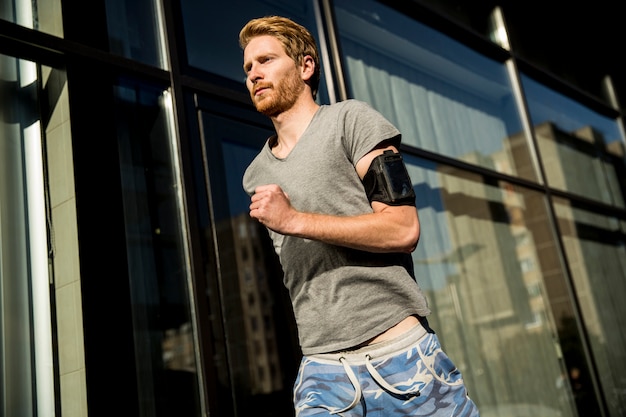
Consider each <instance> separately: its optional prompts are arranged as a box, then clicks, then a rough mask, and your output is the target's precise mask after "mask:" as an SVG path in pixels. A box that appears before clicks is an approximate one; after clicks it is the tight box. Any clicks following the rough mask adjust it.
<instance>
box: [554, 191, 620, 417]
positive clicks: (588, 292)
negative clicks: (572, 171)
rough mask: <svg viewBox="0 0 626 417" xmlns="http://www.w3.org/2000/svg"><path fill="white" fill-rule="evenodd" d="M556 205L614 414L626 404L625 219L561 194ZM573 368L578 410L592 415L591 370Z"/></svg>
mask: <svg viewBox="0 0 626 417" xmlns="http://www.w3.org/2000/svg"><path fill="white" fill-rule="evenodd" d="M554 207H555V211H556V215H557V218H558V222H559V228H560V230H561V235H562V239H563V244H564V246H565V251H566V254H567V258H568V261H569V265H570V270H571V273H572V277H573V281H574V283H573V285H574V290H575V293H576V297H577V299H578V304H579V306H580V310H581V312H582V320H583V323H584V326H585V328H586V330H587V334H588V338H589V342H590V344H591V350H592V353H593V357H594V359H595V364H596V366H597V375H598V378H599V380H600V389H601V390H602V391H603V393H604V396H605V398H606V402H607V404H608V407H609V409H610V415H612V416H618V415H621V414H622V413H623V411H624V410H626V379H624V375H625V374H626V350H625V349H624V346H626V334H625V333H624V330H623V329H624V328H625V326H626V304H625V303H624V294H626V222H625V221H624V220H620V219H617V218H614V217H611V216H605V215H602V214H600V213H596V212H593V211H590V210H586V209H583V208H579V207H576V206H575V205H573V204H572V203H571V202H569V201H567V200H565V199H562V198H555V199H554ZM572 371H574V370H573V369H572ZM575 372H576V373H575V374H574V375H571V377H572V378H574V377H576V379H577V380H578V381H579V383H578V384H576V385H574V388H575V391H574V394H575V396H576V401H577V403H578V404H579V407H580V410H581V413H580V415H581V416H585V415H594V414H595V413H594V412H593V409H588V408H586V406H587V405H588V404H587V403H588V396H589V391H590V389H591V386H590V376H589V374H588V371H587V370H586V369H585V368H582V369H579V370H576V371H575Z"/></svg>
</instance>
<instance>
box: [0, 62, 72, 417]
mask: <svg viewBox="0 0 626 417" xmlns="http://www.w3.org/2000/svg"><path fill="white" fill-rule="evenodd" d="M0 67H1V68H2V72H0V85H1V86H2V90H3V91H2V95H1V98H2V100H3V102H2V103H0V386H2V392H1V394H0V414H2V415H35V414H37V413H39V414H41V415H43V414H48V415H54V414H55V410H57V407H58V404H57V401H56V396H55V391H56V385H55V380H56V375H55V372H56V371H58V368H56V366H55V361H56V359H57V358H58V357H57V356H56V351H55V349H54V343H53V341H54V340H60V342H61V345H60V347H59V350H61V351H62V352H63V353H66V352H65V351H64V350H63V348H64V346H66V345H65V343H68V342H69V341H70V340H69V338H70V337H71V335H70V334H69V333H71V331H70V332H69V333H68V332H66V333H63V336H67V337H66V338H63V339H57V338H56V335H55V334H53V329H54V327H55V326H54V325H53V317H56V316H63V313H66V312H67V311H68V310H70V309H73V308H77V307H78V305H79V303H77V302H76V301H77V300H76V299H74V300H71V301H74V303H73V304H71V305H63V306H60V309H59V311H58V312H56V314H55V313H53V301H52V300H53V299H54V298H55V296H54V294H53V293H52V292H51V290H52V289H53V287H51V285H50V283H51V282H55V280H54V278H53V275H52V274H51V271H52V270H51V269H49V266H50V265H51V263H52V261H53V256H52V255H53V252H52V250H53V248H54V247H55V246H56V245H52V244H50V243H53V241H52V240H51V239H52V236H50V235H49V233H48V231H49V230H50V229H54V224H55V223H54V222H52V221H51V219H50V217H49V214H50V213H51V212H52V210H51V207H50V206H49V200H47V197H48V196H49V194H48V192H49V191H50V189H51V188H53V187H54V185H53V186H52V187H50V186H49V179H50V178H51V177H47V175H46V171H45V168H44V167H45V166H46V164H45V162H44V158H43V157H44V155H45V149H46V143H45V141H46V136H45V135H44V132H45V133H46V134H49V135H50V137H53V136H55V139H51V138H49V139H50V149H52V148H53V147H54V145H55V143H56V144H58V143H59V142H58V141H59V140H61V141H62V140H63V139H67V136H65V137H61V135H63V133H62V132H59V131H56V132H54V128H55V127H58V125H56V123H59V124H62V123H60V120H59V114H60V113H63V112H65V114H67V113H66V112H67V102H66V101H65V100H63V99H60V98H59V97H57V96H53V94H54V93H53V92H51V91H45V90H44V88H45V89H46V90H47V89H48V88H50V89H51V90H55V91H59V90H57V87H61V89H62V88H63V85H64V81H63V80H64V73H62V72H57V71H56V70H52V69H51V68H48V67H45V66H42V65H38V64H37V63H35V62H31V61H25V60H20V59H16V58H13V57H9V56H5V55H0ZM51 73H54V74H55V75H57V76H58V79H60V80H62V81H61V83H60V85H56V86H54V87H51V84H54V82H51V81H50V80H51V78H49V75H50V74H51ZM42 75H44V76H42ZM52 78H55V77H52ZM46 94H50V95H49V96H46ZM47 99H51V100H50V101H49V102H50V104H51V105H52V108H50V110H51V115H52V117H51V118H48V117H42V116H41V115H40V113H39V110H40V108H41V107H40V102H41V101H45V102H48V101H47ZM66 132H67V131H66ZM52 153H54V151H53V150H52ZM52 172H53V173H55V174H56V173H58V172H57V171H54V170H53V171H52ZM67 179H68V178H67V177H63V178H61V177H59V176H55V177H54V178H53V181H52V182H53V183H55V184H58V181H64V180H67ZM69 180H70V182H71V178H69ZM68 205H69V204H68ZM66 206H67V205H66ZM62 212H64V209H63V207H58V206H57V207H56V208H55V209H54V212H53V215H54V217H55V219H56V220H59V216H58V215H59V214H60V213H62ZM65 214H67V212H65ZM65 219H67V220H68V221H67V222H63V223H62V226H63V227H67V228H68V230H63V231H62V232H61V233H60V235H62V236H63V237H68V236H69V235H70V233H67V232H68V231H71V230H75V222H74V223H73V225H74V227H72V220H71V218H69V217H66V218H65ZM49 228H50V229H49ZM64 243H65V241H63V242H59V244H58V247H59V256H60V258H59V261H58V263H57V265H58V264H60V263H61V262H62V260H63V259H65V258H64V255H65V254H66V252H65V245H64ZM66 266H67V265H66ZM65 271H66V272H70V271H69V270H68V269H65ZM64 278H67V276H66V277H64ZM66 284H67V286H66V289H67V288H73V289H77V288H76V287H72V286H71V282H68V281H64V282H63V283H62V284H60V283H58V282H57V283H55V285H58V286H59V287H60V286H62V285H66ZM57 288H58V287H57ZM57 297H58V298H60V299H64V298H63V292H62V291H61V293H58V294H57ZM78 308H79V307H78ZM72 318H73V319H76V321H75V322H74V323H77V324H79V323H80V317H72ZM69 327H71V326H68V328H69ZM74 329H75V328H74ZM73 336H76V334H74V335H73ZM71 341H73V342H76V341H77V339H76V338H75V337H74V338H73V339H72V340H71ZM61 364H62V365H63V366H67V365H68V363H67V362H66V361H64V360H63V359H61ZM73 370H75V371H77V372H76V374H77V375H78V374H79V373H80V370H79V369H73ZM83 376H84V375H83ZM61 380H62V382H63V381H64V380H63V376H62V377H61ZM78 385H79V384H77V385H76V386H75V388H76V392H80V391H81V389H82V390H83V391H82V392H84V387H80V386H78Z"/></svg>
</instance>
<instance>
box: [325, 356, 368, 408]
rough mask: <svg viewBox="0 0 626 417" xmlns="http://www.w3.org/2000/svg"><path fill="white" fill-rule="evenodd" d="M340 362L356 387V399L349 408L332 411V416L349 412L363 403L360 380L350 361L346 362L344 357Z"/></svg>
mask: <svg viewBox="0 0 626 417" xmlns="http://www.w3.org/2000/svg"><path fill="white" fill-rule="evenodd" d="M339 362H341V364H342V365H343V368H344V369H345V370H346V374H348V378H349V379H350V382H351V383H352V385H353V386H354V391H355V392H354V398H353V399H352V402H351V403H350V404H349V405H348V406H347V407H345V408H342V409H341V410H336V411H331V412H330V414H338V413H343V412H344V411H348V410H350V409H352V408H354V406H355V405H357V404H358V403H359V401H361V384H359V380H358V379H357V377H356V375H355V374H354V371H353V370H352V368H350V365H349V364H348V361H346V358H344V357H343V356H342V357H341V358H339Z"/></svg>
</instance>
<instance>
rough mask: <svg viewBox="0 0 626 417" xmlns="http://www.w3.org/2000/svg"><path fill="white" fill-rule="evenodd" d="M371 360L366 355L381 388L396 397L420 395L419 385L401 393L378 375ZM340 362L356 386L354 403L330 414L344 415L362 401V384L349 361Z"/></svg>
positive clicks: (370, 371) (342, 359) (344, 359)
mask: <svg viewBox="0 0 626 417" xmlns="http://www.w3.org/2000/svg"><path fill="white" fill-rule="evenodd" d="M371 359H372V358H371V357H370V355H365V367H366V368H367V370H368V371H369V373H370V375H371V376H372V378H374V380H375V381H376V382H378V383H379V384H380V386H381V387H383V388H384V389H386V390H387V391H389V392H392V393H394V394H396V395H413V396H416V397H417V396H419V395H420V391H419V388H418V386H417V385H416V386H413V387H411V388H409V389H408V390H406V391H401V390H399V389H397V388H395V387H393V386H391V385H390V384H389V383H387V381H385V379H384V378H383V377H382V376H381V375H380V374H379V373H378V371H377V370H376V368H374V365H372V363H371V362H370V360H371ZM339 362H341V364H342V365H343V368H344V369H345V371H346V374H347V375H348V378H349V379H350V382H351V383H352V386H354V398H353V399H352V402H351V403H350V404H348V406H347V407H345V408H342V409H341V410H335V411H331V412H330V414H339V413H343V412H344V411H348V410H351V409H352V408H354V407H355V406H356V405H357V404H358V403H359V401H360V400H361V384H359V380H358V379H357V377H356V375H355V374H354V371H353V370H352V368H351V367H350V365H349V364H348V361H347V360H346V358H344V357H343V356H342V357H341V358H339Z"/></svg>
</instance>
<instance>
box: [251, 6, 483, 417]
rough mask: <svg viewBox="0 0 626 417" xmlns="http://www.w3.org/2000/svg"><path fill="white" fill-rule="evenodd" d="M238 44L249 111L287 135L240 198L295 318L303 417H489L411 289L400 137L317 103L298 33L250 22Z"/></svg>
mask: <svg viewBox="0 0 626 417" xmlns="http://www.w3.org/2000/svg"><path fill="white" fill-rule="evenodd" d="M239 43H240V45H241V47H242V49H243V51H244V53H243V55H244V63H243V67H244V71H245V73H246V86H247V88H248V90H249V92H250V98H251V99H252V102H253V104H254V106H255V107H256V109H257V110H258V111H259V112H261V113H263V114H265V115H266V116H268V117H269V118H270V119H271V120H272V122H273V124H274V128H275V130H276V134H275V135H273V136H272V137H270V138H269V139H268V140H267V142H266V143H265V145H264V147H263V149H262V150H261V151H260V153H259V154H258V155H257V157H256V158H255V159H254V161H253V162H252V163H251V164H250V166H249V167H248V168H247V169H246V172H245V174H244V178H243V187H244V189H245V190H246V192H247V193H248V194H249V195H251V204H250V216H251V217H252V218H254V219H257V220H258V221H259V222H261V223H262V224H263V225H264V226H266V227H267V229H268V230H269V233H270V236H271V237H272V240H273V243H274V247H275V249H276V252H277V253H278V255H279V257H280V262H281V265H282V267H283V271H284V283H285V285H286V286H287V288H288V290H289V294H290V297H291V301H292V305H293V309H294V313H295V318H296V323H297V326H298V336H299V340H300V346H301V348H302V353H303V355H304V356H303V358H302V362H301V365H300V369H299V371H298V376H297V378H296V382H295V386H294V406H295V410H296V415H297V416H313V415H315V416H326V415H341V416H366V415H368V414H369V415H370V416H374V415H376V416H381V415H385V416H386V415H393V416H405V415H411V416H421V415H423V416H426V415H428V416H476V415H478V411H477V409H476V406H475V405H474V403H473V402H472V401H471V400H470V399H469V397H468V396H467V392H466V389H465V386H464V383H463V379H462V376H461V374H460V372H459V371H458V370H457V369H456V368H455V366H454V365H453V364H452V362H451V361H450V360H449V359H448V357H447V356H446V354H445V353H444V352H443V351H442V350H441V347H440V345H439V342H438V339H437V336H436V335H435V334H434V332H433V331H432V330H431V329H430V328H429V327H428V323H427V321H426V319H425V316H427V315H428V314H430V310H429V309H428V306H427V302H426V299H425V297H424V295H423V294H422V292H421V290H420V288H419V286H418V285H417V283H416V281H415V278H414V276H413V263H412V258H411V252H413V250H415V248H416V246H417V243H418V239H419V235H420V225H419V220H418V215H417V210H416V208H415V195H414V193H413V188H412V184H411V182H410V179H409V178H408V174H407V172H406V168H405V166H404V163H403V162H402V159H401V156H400V154H399V153H398V147H399V145H400V139H401V135H400V132H399V131H398V130H397V129H396V128H395V127H394V126H393V125H391V123H389V122H388V121H387V120H386V119H385V118H384V117H383V116H382V115H381V114H380V113H378V112H376V111H375V110H373V109H372V108H371V107H369V106H368V105H367V104H365V103H362V102H360V101H357V100H346V101H344V102H341V103H337V104H333V105H323V106H320V105H318V104H317V103H316V102H315V96H316V94H317V88H318V85H319V76H320V75H319V74H320V66H319V56H318V51H317V47H316V44H315V40H314V38H313V37H312V35H311V34H310V33H309V32H308V30H307V29H305V28H304V27H302V26H300V25H299V24H297V23H295V22H293V21H292V20H290V19H286V18H283V17H278V16H269V17H264V18H259V19H253V20H251V21H250V22H248V23H247V24H246V25H245V26H244V28H243V29H242V30H241V32H240V35H239Z"/></svg>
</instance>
